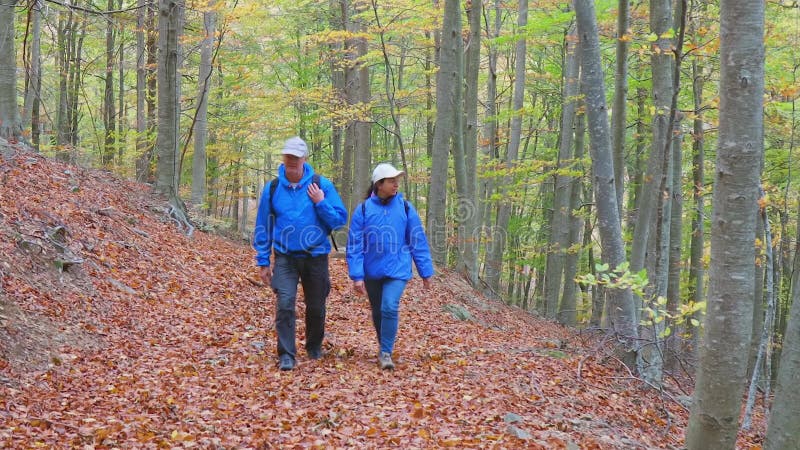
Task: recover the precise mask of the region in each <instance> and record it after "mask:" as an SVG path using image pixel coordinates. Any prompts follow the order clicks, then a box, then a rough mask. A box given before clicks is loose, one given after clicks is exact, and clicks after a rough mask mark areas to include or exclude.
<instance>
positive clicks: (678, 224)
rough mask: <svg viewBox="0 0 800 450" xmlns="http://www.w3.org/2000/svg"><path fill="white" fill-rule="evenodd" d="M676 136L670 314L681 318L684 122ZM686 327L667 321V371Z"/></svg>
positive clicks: (674, 362) (673, 364)
mask: <svg viewBox="0 0 800 450" xmlns="http://www.w3.org/2000/svg"><path fill="white" fill-rule="evenodd" d="M672 129H673V130H674V132H673V136H672V199H671V202H672V208H671V209H670V211H671V217H670V224H669V228H670V233H669V264H668V265H669V267H668V280H667V312H668V313H669V314H670V317H676V316H677V315H678V309H679V307H680V304H681V269H682V265H683V262H682V261H683V260H682V257H681V255H682V245H683V177H682V174H683V170H682V167H683V153H682V150H681V145H682V141H683V136H682V134H681V122H680V120H676V121H675V124H674V126H673V127H672ZM680 325H682V324H679V323H676V322H675V321H674V320H673V319H668V320H667V327H669V328H671V329H672V332H671V333H669V335H668V336H667V338H666V346H665V347H666V349H665V361H664V367H665V368H666V369H667V370H674V369H675V368H676V367H677V366H678V359H677V357H678V353H679V352H680V345H679V344H680V341H679V339H680V334H679V333H678V328H679V326H680Z"/></svg>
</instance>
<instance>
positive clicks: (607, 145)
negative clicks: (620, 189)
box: [574, 0, 638, 368]
mask: <svg viewBox="0 0 800 450" xmlns="http://www.w3.org/2000/svg"><path fill="white" fill-rule="evenodd" d="M574 4H575V13H576V16H577V20H578V35H579V38H580V42H581V92H582V93H583V94H584V98H585V100H584V101H585V102H586V114H587V118H588V124H589V127H588V130H589V138H590V140H591V146H590V148H591V150H592V169H593V170H592V172H593V177H594V180H593V184H594V190H595V200H596V202H597V222H598V226H599V231H600V241H601V246H602V252H603V261H604V262H605V263H606V264H608V265H609V266H610V267H611V268H612V269H616V268H619V267H623V265H624V263H625V262H626V259H625V246H624V244H623V242H622V226H621V225H620V220H619V209H618V208H617V196H616V188H615V185H614V163H613V159H612V153H611V139H610V136H609V133H610V132H609V125H608V108H607V107H606V100H605V87H604V77H603V69H602V64H601V61H600V38H599V34H598V28H597V17H596V15H595V9H594V2H593V1H591V0H575V3H574ZM608 302H609V304H610V305H609V308H608V311H609V312H610V317H609V320H610V321H611V325H612V327H613V331H614V333H615V334H616V335H617V336H618V338H619V339H620V346H621V348H620V350H621V351H622V353H623V360H624V362H625V364H626V365H627V366H628V367H631V368H633V367H634V364H635V358H636V353H637V351H638V348H637V345H638V344H637V339H638V332H637V322H636V311H635V309H634V304H633V296H632V294H631V290H630V289H627V288H614V289H608Z"/></svg>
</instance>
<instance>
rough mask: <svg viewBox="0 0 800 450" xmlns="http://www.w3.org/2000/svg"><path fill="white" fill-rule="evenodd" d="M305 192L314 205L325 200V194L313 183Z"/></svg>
mask: <svg viewBox="0 0 800 450" xmlns="http://www.w3.org/2000/svg"><path fill="white" fill-rule="evenodd" d="M307 192H308V196H309V197H311V201H312V202H314V204H315V205H316V204H317V203H319V202H321V201H322V200H324V199H325V193H324V192H323V191H322V188H320V187H319V186H317V185H316V184H315V183H311V184H309V185H308V191H307Z"/></svg>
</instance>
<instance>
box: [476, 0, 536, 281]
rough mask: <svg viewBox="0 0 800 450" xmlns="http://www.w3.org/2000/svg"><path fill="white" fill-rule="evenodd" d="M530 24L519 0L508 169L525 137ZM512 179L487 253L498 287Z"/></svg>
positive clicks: (505, 187)
mask: <svg viewBox="0 0 800 450" xmlns="http://www.w3.org/2000/svg"><path fill="white" fill-rule="evenodd" d="M527 25H528V1H527V0H520V2H519V15H518V17H517V30H518V31H519V32H520V33H522V34H523V36H522V37H521V38H520V39H518V40H517V44H516V47H515V50H514V93H513V99H512V109H513V115H512V118H511V130H510V136H509V143H508V151H507V152H506V161H505V167H506V170H508V171H509V172H510V171H511V169H512V167H513V166H514V164H515V163H516V161H517V154H518V153H519V146H520V139H521V137H522V136H521V135H522V108H523V106H524V100H525V61H526V58H527V43H526V40H525V39H526V38H525V32H524V30H525V28H526V27H527ZM512 183H513V177H512V176H511V174H508V175H506V176H505V177H504V180H503V185H502V187H500V191H501V192H500V207H499V210H498V212H497V221H496V223H495V227H494V230H493V238H492V241H491V243H490V245H489V250H488V252H487V256H486V282H487V284H488V285H489V287H490V288H491V289H493V290H495V291H497V290H498V289H499V287H500V276H501V274H502V269H503V254H504V252H505V247H506V236H507V234H508V223H509V221H510V220H511V204H510V202H509V199H508V188H509V186H510V185H511V184H512Z"/></svg>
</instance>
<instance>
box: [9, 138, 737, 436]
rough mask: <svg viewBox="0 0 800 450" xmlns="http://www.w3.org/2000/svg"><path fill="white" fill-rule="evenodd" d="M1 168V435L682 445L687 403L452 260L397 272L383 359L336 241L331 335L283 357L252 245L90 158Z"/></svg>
mask: <svg viewBox="0 0 800 450" xmlns="http://www.w3.org/2000/svg"><path fill="white" fill-rule="evenodd" d="M0 180H2V182H1V183H0V255H2V260H0V264H1V265H0V277H2V285H0V286H2V290H0V305H2V306H3V309H2V310H0V447H3V448H29V447H36V446H43V447H54V448H74V447H78V446H83V445H94V446H96V447H98V448H112V447H119V448H156V447H159V448H160V447H166V448H174V447H177V448H181V447H191V446H199V447H201V448H309V447H312V448H313V447H318V448H384V447H398V448H431V447H457V448H475V447H480V448H625V449H631V448H678V447H680V445H681V442H682V439H683V427H684V426H685V421H686V411H685V410H684V409H683V408H682V407H681V406H679V404H678V403H677V402H675V401H672V400H671V399H670V398H669V397H666V396H664V397H662V396H659V394H658V393H656V392H653V391H648V390H643V389H641V386H640V385H639V384H638V383H637V382H636V381H635V380H633V379H632V378H631V377H630V376H629V374H628V373H627V372H625V371H624V370H623V369H621V367H620V365H619V364H617V362H616V361H615V360H614V359H613V358H606V359H604V360H603V361H602V362H601V361H600V357H601V356H602V355H607V353H606V349H605V347H604V346H603V345H602V343H601V342H599V341H600V339H599V338H598V336H596V335H591V334H583V335H581V334H576V333H574V332H572V331H569V330H566V329H564V328H561V327H559V326H556V325H554V324H552V323H549V322H547V321H544V320H540V319H538V318H536V317H534V316H532V315H529V314H527V313H524V312H522V311H520V310H518V309H514V308H510V307H507V306H505V305H503V304H500V303H496V302H492V301H489V300H487V299H485V298H483V297H481V296H480V295H479V294H476V293H475V292H473V291H471V290H470V289H468V287H467V286H466V285H465V284H464V283H463V282H462V281H460V279H459V278H458V277H457V276H455V275H451V274H448V273H444V274H440V275H439V276H437V279H436V281H435V283H434V290H433V292H430V293H423V292H422V290H421V283H420V282H419V280H414V281H413V282H412V283H410V284H409V287H408V289H407V291H406V294H405V295H404V297H403V300H402V306H401V326H400V332H399V339H398V343H397V347H396V360H397V362H398V366H397V369H396V370H395V371H393V372H386V371H380V370H379V369H378V367H377V365H376V364H375V355H376V353H377V343H376V338H375V335H374V331H373V330H372V328H371V323H370V319H369V307H368V302H367V301H366V299H365V298H359V297H356V296H355V295H354V294H353V292H351V290H350V282H349V281H348V279H347V275H346V274H347V272H346V266H345V263H344V261H343V260H342V259H332V260H331V274H332V278H333V289H332V291H331V295H330V297H329V299H328V320H327V326H328V328H327V341H326V350H327V352H328V353H327V355H326V356H325V357H324V358H323V359H322V360H320V361H312V360H309V359H308V358H307V357H306V355H305V354H304V353H303V352H302V350H301V353H300V355H298V356H299V360H298V362H299V365H298V367H297V368H296V369H295V370H294V371H291V372H280V371H279V370H277V367H276V365H275V356H274V353H275V335H274V330H273V322H272V319H273V317H274V307H275V304H274V296H273V294H272V293H271V292H269V290H268V289H266V288H264V287H262V286H259V285H258V282H257V281H256V271H255V268H254V266H253V252H252V250H251V249H250V248H249V247H247V246H246V245H244V244H241V243H236V242H231V241H229V240H226V239H223V238H220V237H218V236H214V235H210V234H205V233H202V232H195V234H194V235H193V237H191V238H188V237H186V236H183V235H182V234H180V233H179V232H178V231H177V230H176V228H175V226H174V224H173V223H171V222H170V221H169V220H168V219H167V216H166V215H165V214H164V210H163V206H162V205H163V203H162V202H161V201H159V200H158V199H156V198H153V197H151V196H150V195H149V194H148V188H147V187H146V186H143V185H139V184H134V183H129V182H125V181H120V180H118V179H116V178H114V177H113V176H111V175H109V174H107V173H104V172H98V171H90V170H84V169H80V168H77V167H73V166H67V165H63V164H60V163H56V162H53V161H50V160H47V159H44V158H42V157H40V156H36V155H33V154H27V153H23V154H17V155H15V156H13V157H10V158H8V159H6V160H3V159H0ZM298 304H299V305H300V306H299V307H298V314H299V317H298V341H299V345H298V348H301V349H302V339H303V332H304V331H303V308H302V301H299V302H298ZM454 306H455V307H458V308H463V309H465V310H466V311H468V312H469V313H470V315H471V319H470V320H463V321H462V320H459V319H457V318H455V315H454V314H453V313H452V312H450V311H449V310H451V309H453V307H454ZM26 324H27V325H31V324H36V326H38V327H39V329H38V330H31V329H30V327H29V326H27V325H26ZM34 334H35V335H34ZM752 439H753V438H752V437H747V438H743V439H742V443H743V445H746V444H748V443H749V442H751V441H752Z"/></svg>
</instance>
